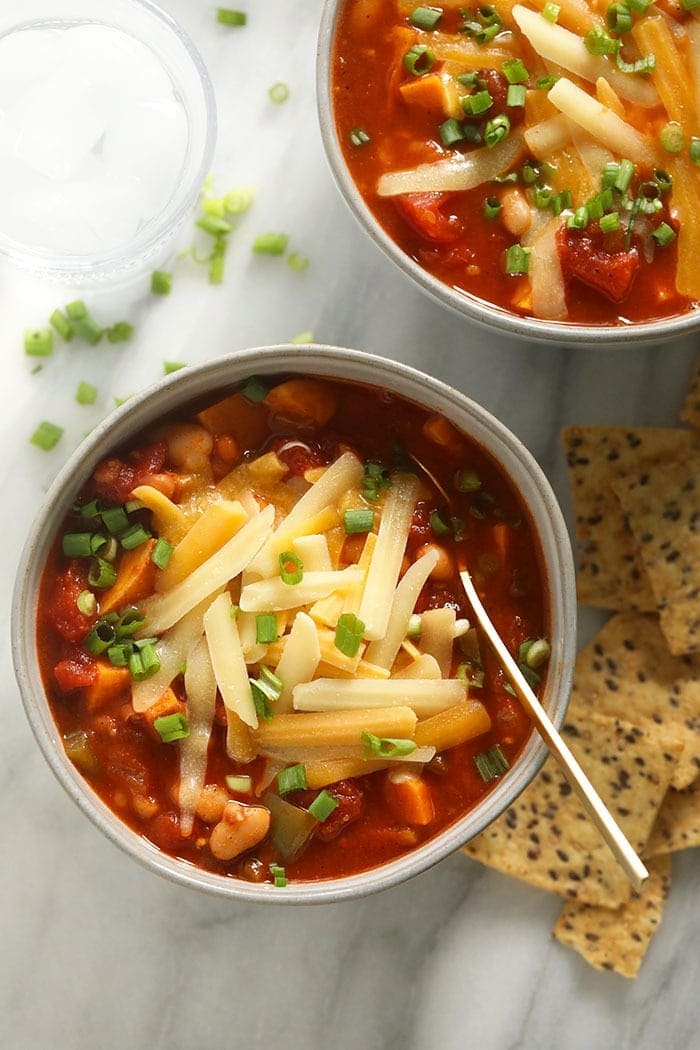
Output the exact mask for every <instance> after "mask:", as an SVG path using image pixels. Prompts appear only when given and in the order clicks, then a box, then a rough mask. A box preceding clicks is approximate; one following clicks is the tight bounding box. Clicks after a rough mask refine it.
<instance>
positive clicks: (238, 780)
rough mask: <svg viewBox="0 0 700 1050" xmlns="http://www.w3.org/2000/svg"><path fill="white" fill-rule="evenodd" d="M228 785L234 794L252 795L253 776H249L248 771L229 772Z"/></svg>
mask: <svg viewBox="0 0 700 1050" xmlns="http://www.w3.org/2000/svg"><path fill="white" fill-rule="evenodd" d="M226 787H227V788H228V789H229V791H232V792H233V794H234V795H252V794H253V778H252V777H249V776H248V775H247V774H246V773H238V774H232V773H229V775H228V776H227V777H226Z"/></svg>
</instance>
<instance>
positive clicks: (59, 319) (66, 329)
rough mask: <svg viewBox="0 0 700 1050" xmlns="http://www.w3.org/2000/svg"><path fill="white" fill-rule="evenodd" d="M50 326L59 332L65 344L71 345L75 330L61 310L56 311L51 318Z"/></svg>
mask: <svg viewBox="0 0 700 1050" xmlns="http://www.w3.org/2000/svg"><path fill="white" fill-rule="evenodd" d="M49 324H50V325H51V327H52V328H54V329H55V331H56V332H58V334H59V335H60V337H61V339H63V341H64V342H66V343H70V341H71V339H72V338H73V335H74V333H75V329H74V328H73V325H72V324H71V323H70V321H69V320H68V318H67V317H66V315H65V314H64V313H62V312H61V311H60V310H54V312H53V313H52V314H51V316H50V317H49Z"/></svg>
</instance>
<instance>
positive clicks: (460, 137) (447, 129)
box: [439, 117, 464, 146]
mask: <svg viewBox="0 0 700 1050" xmlns="http://www.w3.org/2000/svg"><path fill="white" fill-rule="evenodd" d="M439 131H440V138H441V139H442V144H443V146H454V144H455V142H463V141H464V130H463V128H462V125H461V124H460V123H459V121H458V120H455V118H454V117H450V118H449V119H448V120H446V121H444V123H442V124H441V125H440V128H439Z"/></svg>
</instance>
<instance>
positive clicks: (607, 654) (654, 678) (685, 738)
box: [572, 613, 700, 788]
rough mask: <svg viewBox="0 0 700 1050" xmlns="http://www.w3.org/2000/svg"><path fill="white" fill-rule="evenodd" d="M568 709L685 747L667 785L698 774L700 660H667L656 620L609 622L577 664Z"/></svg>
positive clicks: (622, 617)
mask: <svg viewBox="0 0 700 1050" xmlns="http://www.w3.org/2000/svg"><path fill="white" fill-rule="evenodd" d="M572 704H573V705H575V708H580V709H582V710H588V711H596V712H598V713H599V714H604V715H609V716H610V717H612V718H626V719H627V720H628V721H630V722H634V723H635V724H638V725H642V726H645V727H646V728H647V729H649V728H650V725H653V726H654V727H656V729H657V730H659V731H660V732H662V733H663V735H664V741H665V742H666V746H668V743H667V742H668V740H669V738H670V739H671V741H673V740H676V741H679V742H681V743H682V744H683V753H682V755H681V757H680V760H679V762H678V764H677V766H676V767H675V770H674V773H673V777H672V780H671V783H672V784H673V787H675V788H684V787H687V786H688V784H691V783H692V782H693V780H695V778H696V777H697V775H698V769H699V768H700V657H698V656H693V657H690V656H686V657H677V656H671V654H670V653H669V651H668V647H667V645H666V642H665V639H664V637H663V635H662V634H661V631H660V630H659V621H658V619H657V617H656V616H645V615H643V614H642V613H618V614H617V615H616V616H612V617H611V618H610V619H609V620H608V622H607V623H606V624H605V626H604V627H603V629H602V631H600V632H599V633H598V634H597V635H596V637H595V638H594V639H593V641H592V642H591V643H590V644H589V645H588V646H587V648H586V649H584V650H583V652H581V653H579V655H578V657H577V659H576V673H575V675H574V690H573V700H572Z"/></svg>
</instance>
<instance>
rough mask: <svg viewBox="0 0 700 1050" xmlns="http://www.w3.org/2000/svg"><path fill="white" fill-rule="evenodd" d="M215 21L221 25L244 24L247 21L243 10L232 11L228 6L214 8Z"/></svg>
mask: <svg viewBox="0 0 700 1050" xmlns="http://www.w3.org/2000/svg"><path fill="white" fill-rule="evenodd" d="M216 21H217V22H219V24H220V25H222V26H244V25H245V24H246V23H247V21H248V15H247V14H246V13H245V11H234V10H233V9H232V8H230V7H219V8H217V10H216Z"/></svg>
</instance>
